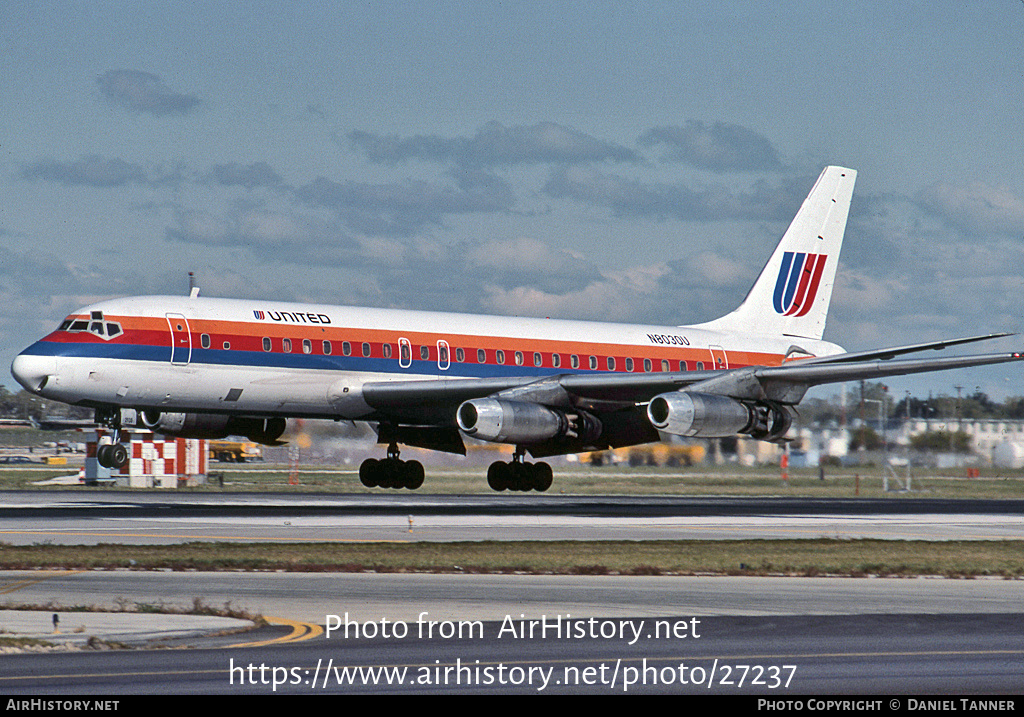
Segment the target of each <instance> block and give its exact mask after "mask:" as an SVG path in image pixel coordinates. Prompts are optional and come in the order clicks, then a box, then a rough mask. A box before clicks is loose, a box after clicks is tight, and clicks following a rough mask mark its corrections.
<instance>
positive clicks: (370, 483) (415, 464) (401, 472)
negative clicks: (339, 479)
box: [359, 443, 424, 490]
mask: <svg viewBox="0 0 1024 717" xmlns="http://www.w3.org/2000/svg"><path fill="white" fill-rule="evenodd" d="M423 477H424V471H423V464H422V463H420V462H419V461H403V460H400V459H399V458H398V445H397V444H395V443H392V444H391V445H389V446H388V457H387V458H385V459H384V460H377V459H376V458H367V459H366V460H365V461H363V462H362V464H361V465H360V466H359V481H360V482H361V483H362V484H363V485H365V486H366V487H367V488H378V487H380V488H408V489H409V490H416V489H417V488H419V487H420V486H421V485H423Z"/></svg>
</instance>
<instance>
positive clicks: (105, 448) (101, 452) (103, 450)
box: [96, 443, 114, 468]
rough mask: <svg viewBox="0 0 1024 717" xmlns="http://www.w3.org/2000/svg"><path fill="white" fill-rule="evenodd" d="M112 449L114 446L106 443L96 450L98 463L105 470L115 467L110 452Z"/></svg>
mask: <svg viewBox="0 0 1024 717" xmlns="http://www.w3.org/2000/svg"><path fill="white" fill-rule="evenodd" d="M112 448H113V446H112V445H110V444H109V443H104V444H103V445H102V446H100V447H99V448H97V449H96V462H97V463H99V464H100V465H101V466H103V467H104V468H112V467H113V465H114V464H113V463H111V462H110V451H111V449H112Z"/></svg>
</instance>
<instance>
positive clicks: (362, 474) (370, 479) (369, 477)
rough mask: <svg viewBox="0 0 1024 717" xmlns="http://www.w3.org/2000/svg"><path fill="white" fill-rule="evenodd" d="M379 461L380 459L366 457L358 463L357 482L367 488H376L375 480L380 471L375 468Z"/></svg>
mask: <svg viewBox="0 0 1024 717" xmlns="http://www.w3.org/2000/svg"><path fill="white" fill-rule="evenodd" d="M379 463H380V461H378V460H377V459H376V458H367V459H366V460H365V461H363V462H362V463H361V464H360V465H359V482H360V483H362V484H363V485H365V486H366V487H367V488H376V487H377V486H378V485H379V483H378V482H377V480H378V474H379V473H380V471H379V470H378V469H377V466H378V464H379Z"/></svg>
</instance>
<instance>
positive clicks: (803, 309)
mask: <svg viewBox="0 0 1024 717" xmlns="http://www.w3.org/2000/svg"><path fill="white" fill-rule="evenodd" d="M826 259H828V255H827V254H807V253H805V252H793V251H787V252H785V254H784V255H783V257H782V268H781V269H779V279H778V281H777V282H776V283H775V297H774V304H775V310H776V311H777V312H779V313H780V314H782V315H783V316H803V315H805V314H806V313H807V312H808V311H810V310H811V304H813V303H814V297H815V296H817V294H818V283H819V282H820V281H821V273H822V271H824V269H825V260H826Z"/></svg>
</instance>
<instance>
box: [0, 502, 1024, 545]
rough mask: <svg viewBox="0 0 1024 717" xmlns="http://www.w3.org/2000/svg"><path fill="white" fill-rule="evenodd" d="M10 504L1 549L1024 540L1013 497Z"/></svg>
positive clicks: (2, 506) (4, 510) (3, 507)
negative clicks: (469, 542) (266, 543)
mask: <svg viewBox="0 0 1024 717" xmlns="http://www.w3.org/2000/svg"><path fill="white" fill-rule="evenodd" d="M0 499H2V503H0V519H2V520H3V522H2V524H0V540H3V541H6V542H9V543H12V544H15V545H28V544H32V543H39V542H47V541H48V542H51V543H61V544H79V545H93V544H97V543H124V544H170V543H183V542H190V541H223V540H227V541H237V542H250V541H254V542H259V541H306V542H308V541H327V542H331V541H371V540H383V541H458V540H681V539H707V540H730V539H757V538H777V539H786V538H822V537H825V538H844V539H855V538H877V539H891V540H1004V539H1024V520H1022V517H1024V503H1022V502H1021V501H1010V500H1006V501H999V500H962V501H956V500H935V499H926V498H912V497H906V498H894V499H892V500H869V499H863V500H861V499H829V500H821V499H804V498H785V497H775V498H724V497H706V498H705V497H701V498H687V497H665V496H658V497H638V496H585V497H584V496H554V495H552V496H537V495H526V496H524V495H508V494H495V495H494V496H486V495H485V496H437V495H417V494H371V495H367V494H353V495H340V494H339V495H329V494H326V495H325V494H290V495H275V494H257V493H250V494H246V493H221V494H216V493H137V492H96V493H84V492H32V491H11V492H5V493H2V494H0Z"/></svg>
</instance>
